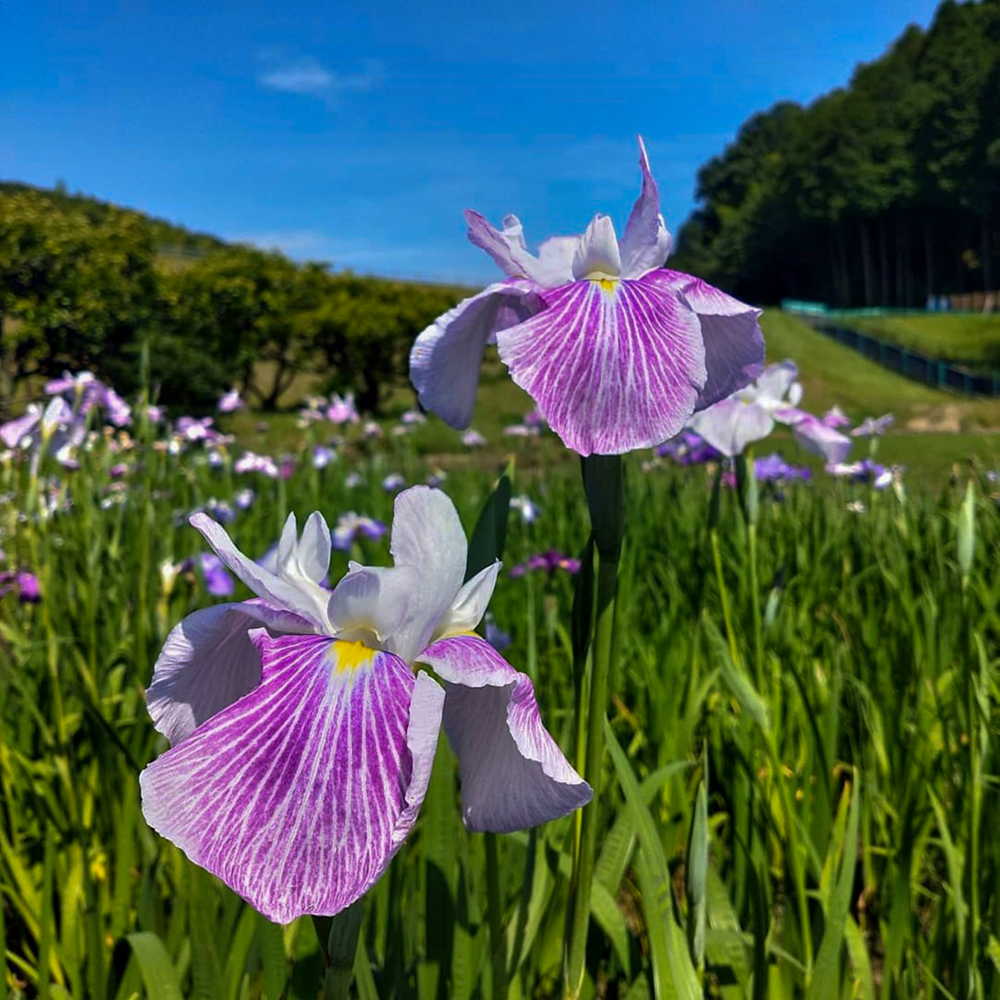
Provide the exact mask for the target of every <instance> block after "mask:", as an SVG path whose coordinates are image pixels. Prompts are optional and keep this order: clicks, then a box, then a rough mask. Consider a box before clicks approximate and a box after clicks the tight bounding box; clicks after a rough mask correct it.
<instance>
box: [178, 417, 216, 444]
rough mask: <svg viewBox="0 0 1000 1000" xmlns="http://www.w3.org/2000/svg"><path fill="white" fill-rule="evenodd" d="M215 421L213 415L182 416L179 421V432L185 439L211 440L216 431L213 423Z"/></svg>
mask: <svg viewBox="0 0 1000 1000" xmlns="http://www.w3.org/2000/svg"><path fill="white" fill-rule="evenodd" d="M213 423H215V421H214V420H213V419H212V418H211V417H202V418H200V419H199V418H197V417H181V418H180V419H178V421H177V433H178V434H179V435H180V436H181V437H182V438H183V439H184V440H185V441H191V442H194V441H208V440H211V438H212V437H213V435H215V433H216V431H214V430H213V428H212V424H213Z"/></svg>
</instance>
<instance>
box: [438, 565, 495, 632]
mask: <svg viewBox="0 0 1000 1000" xmlns="http://www.w3.org/2000/svg"><path fill="white" fill-rule="evenodd" d="M499 572H500V560H499V559H497V560H496V561H495V562H494V563H493V564H492V565H491V566H487V567H486V568H485V569H482V570H480V571H479V572H478V573H477V574H476V575H475V576H474V577H473V578H472V579H471V580H468V581H466V582H465V583H464V584H463V585H462V589H461V590H460V591H459V592H458V594H457V596H456V597H455V601H454V603H453V604H452V606H451V608H450V609H449V610H448V613H447V614H446V615H445V617H444V619H443V620H442V621H441V623H440V624H439V625H438V627H437V628H436V629H435V632H434V636H433V638H434V639H443V638H445V637H446V636H450V635H459V634H461V633H463V632H471V631H472V630H473V629H474V628H475V627H476V626H477V625H478V624H479V623H480V622H481V621H482V620H483V615H484V614H486V607H487V605H488V604H489V603H490V598H491V597H492V596H493V589H494V587H496V585H497V575H498V574H499Z"/></svg>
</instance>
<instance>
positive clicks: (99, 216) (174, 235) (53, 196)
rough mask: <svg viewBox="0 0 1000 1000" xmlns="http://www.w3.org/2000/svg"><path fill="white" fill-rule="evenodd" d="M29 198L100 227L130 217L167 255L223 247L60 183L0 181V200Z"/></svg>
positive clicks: (207, 237)
mask: <svg viewBox="0 0 1000 1000" xmlns="http://www.w3.org/2000/svg"><path fill="white" fill-rule="evenodd" d="M14 194H28V195H32V194H34V195H37V196H39V197H43V198H45V199H46V200H47V201H49V202H50V203H51V204H52V205H53V206H54V207H55V208H57V209H59V210H60V211H63V212H67V211H72V212H79V213H81V214H83V215H84V216H86V217H87V218H88V219H90V221H91V222H93V223H95V224H98V225H100V224H101V223H103V222H106V221H107V219H108V218H109V216H111V215H113V214H122V213H124V214H126V215H129V214H131V215H133V216H135V218H136V219H137V220H140V221H141V222H142V224H143V225H144V226H145V227H147V228H148V230H149V232H150V234H151V235H152V238H153V240H154V242H155V243H156V244H157V246H158V247H160V248H162V249H163V250H164V251H166V252H168V253H169V252H170V251H172V250H180V251H182V252H188V253H193V254H198V253H209V252H210V251H212V250H219V249H221V248H222V247H224V246H225V245H226V244H225V241H224V240H220V239H219V238H218V237H217V236H210V235H208V234H207V233H196V232H194V231H193V230H191V229H187V228H185V227H184V226H179V225H177V224H175V223H173V222H167V220H166V219H158V218H156V217H155V216H151V215H147V214H146V213H145V212H140V211H137V210H135V209H128V208H122V207H120V206H118V205H114V204H112V203H111V202H107V201H101V200H100V199H99V198H94V197H92V196H91V195H86V194H70V193H69V192H68V191H67V190H66V188H65V186H64V185H63V184H61V183H59V184H57V185H56V186H55V187H54V188H41V187H36V186H35V185H33V184H24V183H22V182H21V181H2V180H0V197H2V196H3V195H14Z"/></svg>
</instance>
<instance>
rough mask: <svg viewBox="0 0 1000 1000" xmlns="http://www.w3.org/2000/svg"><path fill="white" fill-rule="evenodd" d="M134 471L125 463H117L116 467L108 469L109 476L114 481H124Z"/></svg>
mask: <svg viewBox="0 0 1000 1000" xmlns="http://www.w3.org/2000/svg"><path fill="white" fill-rule="evenodd" d="M131 471H132V469H131V467H130V466H129V465H127V464H126V463H125V462H116V463H115V464H114V465H112V466H111V468H110V469H108V475H109V476H110V477H111V478H112V479H124V477H125V476H127V475H128V474H129V473H130V472H131Z"/></svg>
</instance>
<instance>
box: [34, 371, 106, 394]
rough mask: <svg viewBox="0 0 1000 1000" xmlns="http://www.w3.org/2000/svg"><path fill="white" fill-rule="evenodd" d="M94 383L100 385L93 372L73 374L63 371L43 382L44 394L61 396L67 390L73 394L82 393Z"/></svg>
mask: <svg viewBox="0 0 1000 1000" xmlns="http://www.w3.org/2000/svg"><path fill="white" fill-rule="evenodd" d="M95 383H97V384H98V385H100V383H99V382H97V379H96V378H95V377H94V373H93V372H86V371H84V372H77V373H76V374H75V375H74V374H73V373H72V372H63V373H62V376H61V377H60V378H54V379H50V380H49V381H48V382H46V383H45V394H46V395H47V396H61V395H63V394H64V393H67V392H69V393H72V394H73V395H74V396H76V395H82V394H83V393H84V392H85V391H87V390H88V389H89V388H90V387H91V386H92V385H94V384H95ZM102 388H103V387H102Z"/></svg>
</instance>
